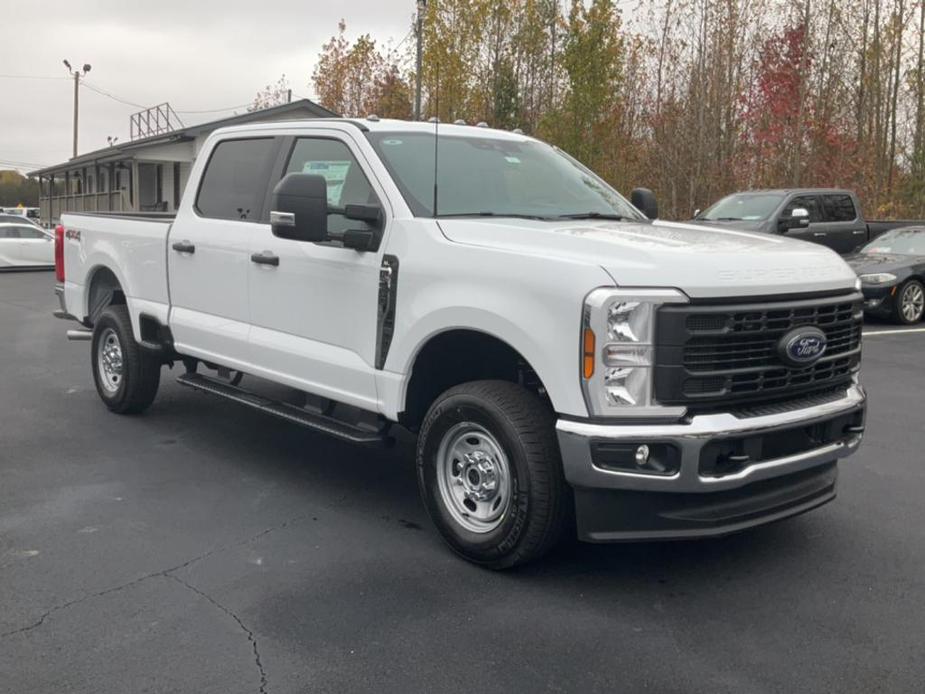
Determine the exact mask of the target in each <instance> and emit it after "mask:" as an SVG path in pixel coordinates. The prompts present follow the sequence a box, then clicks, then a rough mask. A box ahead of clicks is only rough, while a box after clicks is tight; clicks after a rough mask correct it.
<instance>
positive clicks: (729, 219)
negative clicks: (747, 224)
mask: <svg viewBox="0 0 925 694" xmlns="http://www.w3.org/2000/svg"><path fill="white" fill-rule="evenodd" d="M704 219H705V220H706V221H708V222H744V221H745V220H744V219H742V218H741V217H717V218H716V219H707V218H706V217H704Z"/></svg>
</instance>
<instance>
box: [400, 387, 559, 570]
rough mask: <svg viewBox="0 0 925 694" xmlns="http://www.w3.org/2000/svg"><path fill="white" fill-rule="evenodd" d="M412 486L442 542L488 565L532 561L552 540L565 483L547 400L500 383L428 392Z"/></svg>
mask: <svg viewBox="0 0 925 694" xmlns="http://www.w3.org/2000/svg"><path fill="white" fill-rule="evenodd" d="M417 473H418V486H419V488H420V492H421V497H422V499H423V501H424V505H425V507H426V508H427V512H428V514H429V515H430V518H431V520H432V521H433V523H434V525H436V526H437V530H439V531H440V534H441V535H442V536H443V539H444V540H445V541H446V542H447V544H449V545H450V547H451V548H452V549H453V550H454V551H455V552H456V553H457V554H459V555H461V556H462V557H464V558H465V559H468V560H469V561H471V562H473V563H475V564H479V565H482V566H486V567H489V568H492V569H507V568H510V567H513V566H517V565H520V564H524V563H526V562H529V561H532V560H534V559H537V558H539V557H540V556H542V555H543V554H545V553H546V552H548V551H549V550H550V549H551V548H552V547H553V546H554V545H555V544H556V542H557V541H558V540H559V538H560V536H561V534H562V530H563V528H564V527H565V524H566V519H567V516H568V510H567V509H568V487H567V485H566V482H565V478H564V476H563V474H562V460H561V457H560V454H559V446H558V441H557V439H556V435H555V418H554V416H553V413H552V412H551V411H550V409H549V408H548V406H546V405H545V404H544V403H542V402H541V401H540V399H539V398H538V397H537V396H536V395H534V394H533V393H531V392H530V391H528V390H526V389H525V388H523V387H521V386H519V385H517V384H515V383H508V382H505V381H475V382H472V383H466V384H463V385H461V386H456V387H455V388H451V389H450V390H448V391H446V392H445V393H443V395H441V396H440V397H439V398H437V400H436V402H434V404H433V405H432V406H431V408H430V410H429V411H428V413H427V416H426V417H425V418H424V423H423V425H422V427H421V432H420V436H419V437H418V446H417Z"/></svg>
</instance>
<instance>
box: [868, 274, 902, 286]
mask: <svg viewBox="0 0 925 694" xmlns="http://www.w3.org/2000/svg"><path fill="white" fill-rule="evenodd" d="M860 280H861V284H876V285H879V284H891V283H893V282H895V281H896V275H894V274H893V273H891V272H874V273H871V274H869V275H861V277H860Z"/></svg>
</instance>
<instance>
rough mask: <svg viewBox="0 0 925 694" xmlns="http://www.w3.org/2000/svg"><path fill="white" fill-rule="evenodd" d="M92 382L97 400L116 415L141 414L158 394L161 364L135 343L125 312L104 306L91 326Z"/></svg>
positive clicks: (118, 306)
mask: <svg viewBox="0 0 925 694" xmlns="http://www.w3.org/2000/svg"><path fill="white" fill-rule="evenodd" d="M90 353H91V363H92V365H93V381H94V383H95V384H96V392H97V393H99V396H100V399H102V401H103V403H104V404H105V405H106V407H108V408H109V409H110V410H112V411H113V412H115V413H117V414H138V413H140V412H144V411H145V410H146V409H148V407H149V406H150V405H151V403H152V402H153V401H154V397H155V396H156V395H157V388H158V386H159V385H160V381H161V362H160V360H159V359H157V358H156V357H153V356H151V355H150V354H148V353H147V352H145V351H144V350H143V349H141V347H140V346H139V345H138V343H137V342H135V336H134V334H133V333H132V321H131V319H130V318H129V314H128V309H127V308H126V307H125V306H124V305H122V304H115V305H111V306H108V307H106V308H105V309H104V310H103V312H102V313H101V314H100V316H99V318H98V319H97V321H96V324H95V325H94V326H93V341H92V342H91V350H90Z"/></svg>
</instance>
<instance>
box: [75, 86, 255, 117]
mask: <svg viewBox="0 0 925 694" xmlns="http://www.w3.org/2000/svg"><path fill="white" fill-rule="evenodd" d="M82 84H83V85H84V86H85V87H87V88H88V89H91V90H93V91H94V92H96V93H97V94H100V95H102V96H105V97H107V98H109V99H112V100H113V101H118V102H119V103H120V104H125V105H126V106H132V107H134V108H140V109H142V110H145V109H148V108H151V107H150V106H142V105H141V104H136V103H135V102H134V101H129V100H128V99H123V98H122V97H119V96H116V95H115V94H113V93H112V92H109V91H107V90H105V89H103V88H101V87H98V86H96V85H94V84H91V83H90V82H88V81H87V80H84V81H83V82H82ZM250 105H251V102H250V101H248V102H247V103H244V104H238V105H236V106H228V107H226V108H207V109H193V110H181V109H177V108H175V109H173V111H174V113H183V114H196V113H221V112H222V111H235V110H237V109H239V108H246V107H247V106H250Z"/></svg>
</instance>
